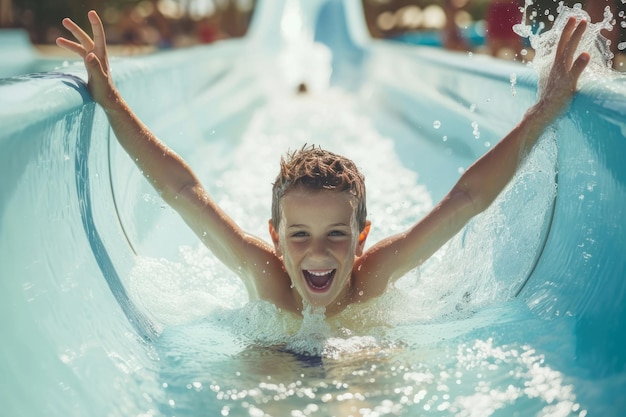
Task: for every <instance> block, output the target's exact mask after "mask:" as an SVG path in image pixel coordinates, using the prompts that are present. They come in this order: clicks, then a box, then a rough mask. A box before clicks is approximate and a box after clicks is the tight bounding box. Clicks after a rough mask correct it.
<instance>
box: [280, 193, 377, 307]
mask: <svg viewBox="0 0 626 417" xmlns="http://www.w3.org/2000/svg"><path fill="white" fill-rule="evenodd" d="M355 204H356V202H355V199H354V197H353V196H352V195H351V194H350V193H349V192H336V191H330V190H320V191H311V190H307V189H304V188H297V189H294V190H291V191H289V192H288V193H287V194H285V196H284V197H283V198H282V199H281V209H282V217H281V223H280V227H279V230H278V231H276V230H275V229H274V227H273V226H272V225H271V224H270V234H271V235H272V240H273V241H274V246H275V248H276V253H277V254H278V256H280V257H282V259H283V263H284V265H285V270H286V271H287V273H288V274H289V277H290V278H291V282H292V283H293V285H294V287H295V289H296V290H297V291H298V293H299V294H300V296H301V297H302V298H303V299H304V300H306V301H307V302H308V303H309V304H311V305H313V306H318V307H321V306H324V307H327V306H331V307H332V306H334V305H336V304H337V303H341V302H343V300H344V297H345V296H346V294H347V291H348V289H349V283H350V278H351V276H352V268H353V266H354V258H355V256H360V255H361V254H362V252H363V246H364V244H365V238H366V237H367V228H366V230H365V231H364V232H363V233H359V231H358V230H357V222H356V219H355V216H354V213H355V209H354V208H355Z"/></svg>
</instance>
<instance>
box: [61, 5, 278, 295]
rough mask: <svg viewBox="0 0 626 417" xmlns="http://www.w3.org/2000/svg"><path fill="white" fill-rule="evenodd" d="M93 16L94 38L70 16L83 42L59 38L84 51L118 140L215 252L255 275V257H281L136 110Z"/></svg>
mask: <svg viewBox="0 0 626 417" xmlns="http://www.w3.org/2000/svg"><path fill="white" fill-rule="evenodd" d="M88 17H89V22H90V23H91V25H92V29H93V32H94V38H93V40H92V39H91V37H90V36H89V35H87V34H86V33H85V32H84V31H83V30H82V29H81V28H80V27H79V26H78V25H76V24H75V23H74V22H72V21H71V20H70V19H64V20H63V26H65V28H67V29H68V30H69V31H70V32H71V33H72V34H73V35H74V36H75V37H76V39H77V40H78V42H73V41H70V40H68V39H65V38H58V39H57V44H58V45H59V46H61V47H63V48H66V49H69V50H70V51H72V52H75V53H77V54H78V55H80V56H81V57H83V59H84V63H85V67H86V69H87V72H88V76H89V80H88V85H87V87H88V89H89V92H90V93H91V95H92V97H93V99H94V100H95V101H96V102H97V103H98V104H100V105H101V106H102V108H103V109H104V111H105V113H106V115H107V118H108V120H109V123H110V124H111V127H112V128H113V131H114V132H115V136H116V137H117V140H118V141H119V143H120V144H121V145H122V147H123V148H124V149H125V150H126V152H127V153H128V154H129V155H130V157H131V158H133V160H134V161H135V163H136V164H137V166H138V167H139V169H140V170H141V171H142V173H143V175H144V176H145V177H146V178H147V179H148V181H150V183H151V184H152V185H153V186H154V188H155V189H156V190H157V191H158V192H159V193H160V195H161V197H162V198H163V199H164V200H165V201H166V202H167V203H168V204H169V205H170V206H172V208H174V209H175V210H176V211H177V212H178V213H179V214H180V215H181V217H182V218H183V219H184V220H185V222H186V223H187V224H188V225H189V226H190V227H191V228H192V229H193V230H194V232H195V233H196V234H197V235H198V236H199V237H200V238H201V239H202V240H203V242H204V243H205V244H206V245H207V246H208V247H209V248H210V249H211V250H212V252H213V253H214V254H215V255H216V256H217V257H218V258H220V260H221V261H222V262H224V263H225V264H226V266H228V267H229V268H230V269H232V270H234V271H236V272H237V273H238V274H239V275H241V276H242V277H245V276H250V275H251V274H244V273H243V272H251V271H252V267H253V265H254V264H255V263H257V264H270V263H274V262H276V257H275V255H274V254H273V250H272V249H271V247H270V246H269V245H268V244H267V243H265V242H263V241H262V240H260V239H257V238H255V237H253V236H250V235H248V234H246V233H244V232H243V231H242V230H241V229H240V228H239V227H238V226H237V225H236V224H235V222H234V221H233V220H232V219H230V218H229V217H228V216H227V215H226V214H225V213H224V212H223V211H222V210H221V209H220V208H219V207H218V206H217V204H215V202H214V201H213V200H212V199H211V198H210V197H209V195H208V194H207V193H206V191H205V189H204V188H203V187H202V185H201V184H200V181H198V179H197V178H196V176H195V175H194V173H193V172H192V170H191V169H190V167H189V166H188V165H187V164H186V163H185V161H184V160H183V159H182V158H181V157H180V156H178V155H177V154H176V153H175V152H174V151H173V150H171V149H170V148H168V147H167V146H166V145H165V144H164V143H163V142H161V141H160V140H159V139H158V138H157V137H156V136H155V135H154V134H153V133H152V132H151V131H150V130H149V129H148V128H147V127H146V126H145V125H144V124H143V123H142V122H141V121H140V120H139V118H138V117H137V116H136V115H135V114H134V113H133V112H132V111H131V109H130V108H129V107H128V105H127V104H126V102H125V101H124V99H123V98H122V97H121V95H120V93H119V92H118V90H117V89H116V88H115V86H114V84H113V80H112V78H111V75H110V71H109V64H108V59H107V51H106V40H105V34H104V28H103V26H102V22H101V21H100V18H99V17H98V15H97V13H96V12H94V11H91V12H89V14H88ZM246 265H248V266H249V270H247V268H246ZM244 281H245V280H244ZM249 284H251V283H250V282H246V285H249ZM249 289H250V288H249Z"/></svg>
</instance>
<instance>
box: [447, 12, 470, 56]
mask: <svg viewBox="0 0 626 417" xmlns="http://www.w3.org/2000/svg"><path fill="white" fill-rule="evenodd" d="M443 11H444V13H445V16H446V23H445V25H444V27H443V33H442V38H443V47H444V48H446V49H449V50H451V51H467V50H469V49H470V47H469V44H468V42H467V40H466V39H465V37H464V36H463V33H461V29H460V28H459V25H457V24H456V15H457V13H458V12H459V9H458V7H456V6H455V5H454V1H453V0H445V1H444V4H443Z"/></svg>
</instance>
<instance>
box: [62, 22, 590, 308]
mask: <svg viewBox="0 0 626 417" xmlns="http://www.w3.org/2000/svg"><path fill="white" fill-rule="evenodd" d="M88 17H89V21H90V23H91V26H92V30H93V32H94V37H93V39H92V38H91V37H90V36H88V35H87V34H86V33H85V32H84V31H83V30H82V29H81V28H80V27H78V26H77V25H76V24H75V23H74V22H72V21H71V20H70V19H64V20H63V25H64V26H65V27H66V28H67V29H68V30H69V31H70V32H71V33H72V34H73V35H74V37H75V38H76V39H77V40H78V42H74V41H71V40H68V39H65V38H59V39H57V44H58V45H59V46H61V47H64V48H67V49H69V50H70V51H72V52H74V53H77V54H78V55H80V56H81V57H82V58H83V60H84V63H85V67H86V69H87V72H88V76H89V81H88V85H87V87H88V90H89V92H90V93H91V95H92V97H93V99H94V100H95V101H96V102H97V103H98V104H99V105H100V106H102V108H103V109H104V111H105V113H106V114H107V117H108V120H109V123H110V124H111V127H112V128H113V131H114V132H115V136H116V137H117V140H118V141H119V143H120V144H121V145H122V146H123V147H124V149H125V150H126V152H127V153H128V154H129V155H130V156H131V157H132V158H133V159H134V160H135V161H136V164H137V165H138V167H139V169H140V170H141V171H142V172H143V174H144V175H145V176H146V178H147V179H148V180H149V181H150V182H151V184H152V185H153V186H154V187H155V189H156V190H157V191H158V192H159V193H160V195H161V197H162V198H163V199H164V200H165V201H166V202H167V203H168V204H169V205H170V206H171V207H172V208H174V209H175V210H176V211H177V212H178V213H179V214H180V216H181V217H182V218H183V219H184V220H185V222H186V223H187V224H188V225H189V227H190V228H191V229H192V230H193V231H194V232H195V233H196V234H197V235H198V237H199V238H200V239H201V240H202V241H203V243H204V244H205V245H206V246H207V247H208V248H209V249H210V250H211V251H212V252H213V253H214V254H215V256H216V257H217V258H219V259H220V260H221V261H222V262H223V263H224V264H225V265H226V266H228V267H229V268H230V269H231V270H232V271H234V272H235V273H236V274H237V275H238V276H239V277H240V278H241V279H242V280H243V282H244V283H245V285H246V288H247V289H248V293H249V295H250V298H251V299H263V300H267V301H270V302H272V303H274V304H275V305H276V306H277V307H279V308H282V309H285V310H288V311H291V312H296V313H298V312H302V310H303V307H304V306H305V305H306V304H309V305H312V306H316V307H324V308H325V311H326V314H327V315H334V314H337V313H339V312H341V311H342V310H343V309H344V308H345V307H346V306H347V305H349V304H351V303H357V302H362V301H366V300H369V299H371V298H374V297H377V296H379V295H381V294H382V293H383V292H384V291H385V290H386V288H387V287H388V285H389V283H391V282H393V281H395V280H397V279H398V278H400V277H401V276H403V275H404V274H406V273H407V272H408V271H410V270H411V269H414V268H416V267H417V266H419V265H420V264H421V263H422V262H424V261H425V260H426V259H428V258H429V257H430V256H431V255H432V254H434V253H435V252H436V251H437V250H438V249H439V248H440V247H441V246H442V245H443V244H445V243H446V242H447V241H448V240H449V239H450V238H452V237H453V236H454V235H455V234H456V233H458V232H459V231H460V230H461V229H462V228H463V227H464V226H465V224H466V223H467V222H468V221H469V220H470V219H471V218H472V217H473V216H475V215H477V214H478V213H480V212H482V211H484V210H485V209H486V208H487V207H489V205H490V204H491V203H492V202H493V201H494V199H495V198H496V197H497V196H498V194H499V193H500V192H501V191H502V190H503V189H504V187H505V186H506V184H507V183H508V182H509V181H510V180H511V178H513V176H514V174H515V172H516V171H517V169H518V167H519V166H520V164H521V162H522V161H523V159H524V157H525V156H526V155H527V154H528V153H529V152H530V150H531V149H532V147H533V146H534V145H535V143H536V142H537V140H538V139H539V137H540V135H541V134H542V132H543V131H544V129H545V128H546V127H547V126H548V125H549V124H550V123H552V121H553V120H554V119H555V118H556V117H557V116H559V115H560V114H561V112H562V111H563V110H564V109H565V108H566V106H567V104H568V103H569V101H570V99H571V97H572V96H573V94H574V93H575V91H576V84H577V82H578V78H579V77H580V74H581V73H582V71H583V70H584V68H585V67H586V65H587V63H588V62H589V54H587V53H582V54H580V55H579V56H578V57H576V59H574V55H575V51H576V48H577V46H578V44H579V42H580V39H581V37H582V35H583V32H584V31H585V28H586V26H587V23H586V22H585V21H581V22H577V21H576V19H574V18H570V20H569V21H568V22H567V24H566V26H565V28H564V29H563V33H562V34H561V38H560V41H559V43H558V45H557V47H556V54H555V61H554V64H553V67H552V69H551V72H550V75H549V77H548V80H547V82H546V85H545V88H544V89H543V91H542V92H541V96H540V97H539V100H538V101H537V103H536V104H535V105H534V106H532V107H531V108H530V109H529V110H528V111H527V113H526V114H525V116H524V117H523V119H522V121H521V122H520V123H519V124H518V125H517V126H516V127H515V128H513V130H512V131H511V132H510V133H508V134H507V135H506V136H505V137H504V138H503V139H502V140H501V141H500V142H499V143H498V144H497V145H496V146H494V147H493V148H492V149H491V150H490V151H489V152H487V153H486V154H485V155H483V156H482V157H481V158H480V159H478V160H477V161H476V162H475V163H474V164H473V165H472V166H470V167H469V168H468V169H467V170H466V171H465V172H464V173H463V175H462V176H461V178H460V179H459V181H458V182H457V184H456V185H455V186H454V187H453V188H452V190H451V191H450V192H449V193H448V194H447V195H446V196H445V197H444V198H443V199H442V200H441V202H440V203H439V204H438V205H437V206H436V207H435V208H434V209H433V210H432V211H431V212H430V213H428V214H427V215H426V216H425V217H424V218H423V219H421V220H420V221H418V222H417V223H415V224H414V225H413V226H412V227H411V228H409V229H408V230H406V231H405V232H403V233H400V234H397V235H394V236H391V237H388V238H386V239H383V240H382V241H380V242H378V243H376V244H375V245H373V246H372V247H371V248H369V249H368V250H367V251H365V250H364V246H365V241H366V239H367V235H368V233H369V229H370V223H369V222H368V221H367V218H366V216H367V210H366V206H365V186H364V183H363V176H362V175H361V174H360V173H359V171H358V169H357V168H356V166H355V164H354V163H353V162H352V161H350V160H349V159H346V158H344V157H341V156H339V155H335V154H333V153H331V152H327V151H324V150H321V149H319V148H315V147H309V148H303V149H301V150H300V151H297V152H294V153H292V154H290V155H288V156H287V158H286V160H283V161H281V168H280V173H279V175H278V177H277V179H276V182H275V183H274V187H273V202H272V218H271V220H270V221H269V231H270V236H271V239H272V244H269V243H267V242H265V241H264V240H262V239H259V238H257V237H254V236H252V235H249V234H247V233H246V232H245V231H243V230H242V229H241V228H240V227H239V226H238V225H237V224H235V222H234V221H233V220H232V219H231V218H230V217H228V215H227V214H226V213H225V212H224V211H223V210H222V209H221V208H220V207H219V206H217V204H216V203H215V202H214V201H213V200H212V199H211V197H210V196H209V195H208V194H207V192H206V190H205V189H204V187H203V186H202V184H201V183H200V181H199V180H198V178H197V177H196V176H195V174H194V173H193V172H192V171H191V169H190V168H189V166H188V165H187V164H186V163H185V161H183V160H182V158H181V157H180V156H178V155H177V154H176V153H175V152H174V151H172V150H171V149H170V148H168V147H167V146H166V145H165V144H164V143H163V142H161V141H160V140H159V139H157V138H156V136H154V134H152V132H150V130H149V129H148V128H147V127H146V126H145V125H144V124H143V123H142V122H141V121H140V120H139V119H138V118H137V116H136V115H135V114H134V113H133V112H132V111H131V109H130V108H129V107H128V106H127V104H126V103H125V102H124V100H123V98H122V97H121V95H120V94H119V92H118V90H117V89H116V88H115V86H114V84H113V80H112V78H111V74H110V72H109V64H108V59H107V50H106V40H105V33H104V28H103V26H102V22H101V21H100V18H99V17H98V15H97V14H96V13H95V12H94V11H91V12H89V14H88ZM259 265H263V267H262V268H261V267H259Z"/></svg>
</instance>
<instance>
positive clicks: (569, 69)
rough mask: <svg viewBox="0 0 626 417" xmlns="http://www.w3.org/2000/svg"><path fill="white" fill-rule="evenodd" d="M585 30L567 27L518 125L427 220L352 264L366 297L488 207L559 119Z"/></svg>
mask: <svg viewBox="0 0 626 417" xmlns="http://www.w3.org/2000/svg"><path fill="white" fill-rule="evenodd" d="M586 27H587V23H586V22H585V21H581V22H580V23H579V24H578V25H577V24H576V19H574V18H570V20H569V21H568V22H567V24H566V26H565V28H564V29H563V33H562V34H561V38H560V40H559V44H558V46H557V50H556V55H555V60H554V64H553V66H552V69H551V71H550V74H549V76H548V82H547V84H546V87H545V88H544V90H543V91H542V92H541V96H540V98H539V100H538V101H537V103H536V104H535V105H534V106H532V107H531V108H530V109H529V110H528V112H527V113H526V114H525V116H524V118H523V119H522V121H521V122H520V123H519V124H518V125H517V126H516V127H515V128H514V129H513V130H512V131H511V132H510V133H509V134H507V135H506V136H505V137H504V138H503V139H502V140H501V141H500V142H499V143H498V144H497V145H496V146H494V147H493V148H492V149H491V150H490V151H489V152H487V153H486V154H485V155H483V156H482V157H481V158H480V159H478V160H477V161H476V162H475V163H474V164H472V165H471V166H470V167H469V168H468V169H467V170H466V171H465V173H464V174H463V175H462V176H461V178H460V179H459V181H458V182H457V184H456V185H455V186H454V187H453V188H452V190H451V191H450V192H449V193H448V195H446V196H445V197H444V199H443V200H442V201H441V202H440V203H439V204H438V205H437V206H436V207H435V208H434V209H433V210H432V211H431V212H430V213H429V214H428V215H427V216H426V217H424V218H423V219H422V220H421V221H419V222H418V223H417V224H415V225H414V226H413V227H412V228H411V229H409V230H408V231H406V232H405V233H402V234H399V235H396V236H392V237H390V238H388V239H386V240H383V241H381V242H380V243H378V244H377V245H375V246H373V247H372V248H371V249H370V250H368V251H367V253H366V254H364V255H363V256H362V257H361V258H360V259H359V260H357V263H358V264H362V265H357V266H356V268H355V270H358V269H360V270H362V271H367V272H365V274H366V275H364V276H362V277H359V278H358V285H360V286H362V287H363V288H362V290H364V291H365V290H367V292H369V295H370V296H376V295H378V294H380V293H382V292H383V291H384V289H385V287H386V285H387V283H388V282H389V281H388V280H395V279H397V278H399V277H401V276H402V275H404V274H405V273H406V272H408V271H410V270H411V269H413V268H415V267H417V266H419V265H420V264H421V263H422V262H424V261H425V260H426V259H428V258H429V257H430V256H431V255H433V254H434V253H435V252H436V251H437V250H438V249H439V248H440V247H441V246H443V245H444V244H445V243H446V242H447V241H448V240H449V239H451V238H452V237H453V236H454V235H455V234H456V233H458V232H459V231H460V230H461V229H462V228H463V227H464V226H465V224H467V222H468V221H469V220H470V219H471V218H472V217H473V216H475V215H477V214H478V213H480V212H482V211H484V210H485V209H486V208H487V207H489V205H491V203H492V202H493V201H494V200H495V198H496V197H497V196H498V195H499V194H500V192H502V190H503V189H504V188H505V186H506V185H507V184H508V182H509V181H510V180H511V179H512V178H513V176H514V175H515V172H516V171H517V169H518V168H519V166H520V164H521V162H522V161H523V159H524V158H525V157H526V155H528V153H529V152H530V151H531V149H532V147H533V146H534V145H535V143H536V142H537V140H538V139H539V137H540V136H541V134H542V132H543V131H544V129H546V127H548V126H549V125H550V123H552V122H553V121H554V119H556V117H558V116H559V115H560V114H561V112H562V111H563V109H564V108H565V107H566V106H567V104H568V103H569V101H570V99H571V97H572V96H573V94H574V93H575V91H576V84H577V82H578V78H579V77H580V74H581V73H582V71H583V70H584V68H585V67H586V65H587V63H588V62H589V54H587V53H582V54H581V55H580V56H579V57H578V58H576V60H574V54H575V52H576V48H577V46H578V44H579V42H580V39H581V37H582V35H583V33H584V31H585V29H586ZM359 266H362V267H361V268H359ZM367 274H375V275H371V276H367ZM373 277H377V278H373ZM382 277H385V278H384V279H383V278H382Z"/></svg>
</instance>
